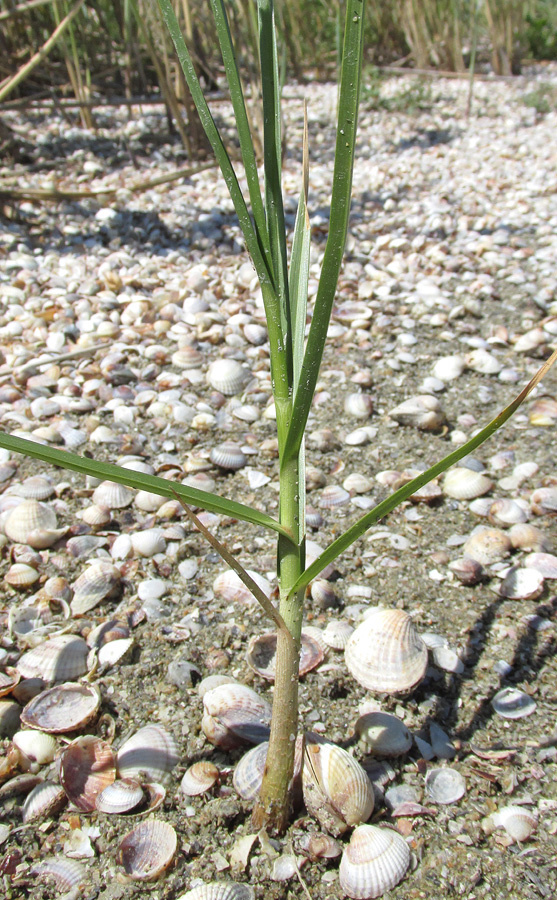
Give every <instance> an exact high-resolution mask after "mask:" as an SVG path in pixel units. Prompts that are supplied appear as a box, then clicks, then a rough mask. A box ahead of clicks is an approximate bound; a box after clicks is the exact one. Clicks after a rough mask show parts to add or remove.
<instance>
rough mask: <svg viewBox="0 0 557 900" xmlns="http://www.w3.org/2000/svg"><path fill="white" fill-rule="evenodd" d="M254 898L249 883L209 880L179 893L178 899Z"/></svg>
mask: <svg viewBox="0 0 557 900" xmlns="http://www.w3.org/2000/svg"><path fill="white" fill-rule="evenodd" d="M254 898H255V893H254V890H253V888H252V887H251V886H250V885H249V884H239V883H238V882H235V881H209V882H207V883H206V884H199V885H197V887H194V888H192V889H191V890H190V891H187V892H186V893H185V894H181V895H180V897H179V898H178V900H254Z"/></svg>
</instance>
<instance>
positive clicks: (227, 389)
mask: <svg viewBox="0 0 557 900" xmlns="http://www.w3.org/2000/svg"><path fill="white" fill-rule="evenodd" d="M250 378H251V375H250V373H249V372H248V370H247V369H246V368H245V367H244V366H242V365H241V364H240V363H239V362H237V361H236V360H235V359H216V360H215V361H214V362H212V363H211V365H210V366H209V369H208V371H207V381H208V382H209V384H210V385H211V387H212V388H213V389H214V390H215V391H219V392H220V393H221V394H224V395H225V397H233V396H234V395H235V394H239V393H240V392H241V391H243V389H244V388H245V386H246V384H247V383H248V381H249V380H250Z"/></svg>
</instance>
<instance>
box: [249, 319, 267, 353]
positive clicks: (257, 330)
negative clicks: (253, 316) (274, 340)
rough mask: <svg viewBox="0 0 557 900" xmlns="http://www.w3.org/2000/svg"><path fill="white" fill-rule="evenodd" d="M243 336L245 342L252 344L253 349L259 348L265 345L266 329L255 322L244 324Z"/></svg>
mask: <svg viewBox="0 0 557 900" xmlns="http://www.w3.org/2000/svg"><path fill="white" fill-rule="evenodd" d="M244 335H245V338H246V340H247V341H249V342H250V344H253V345H254V347H259V346H260V345H261V344H264V343H266V341H267V339H268V335H267V329H266V328H265V326H264V325H259V324H258V323H257V322H246V324H245V325H244Z"/></svg>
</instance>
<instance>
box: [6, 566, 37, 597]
mask: <svg viewBox="0 0 557 900" xmlns="http://www.w3.org/2000/svg"><path fill="white" fill-rule="evenodd" d="M39 578H40V574H39V572H37V570H36V569H35V568H34V567H33V566H29V565H27V564H26V563H22V562H20V563H14V565H13V566H10V568H9V569H8V571H7V572H6V574H5V575H4V581H5V582H6V584H9V585H11V587H14V588H18V589H20V590H21V589H23V590H24V589H25V588H28V587H31V585H32V584H34V583H35V582H36V581H38V580H39Z"/></svg>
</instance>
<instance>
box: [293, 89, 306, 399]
mask: <svg viewBox="0 0 557 900" xmlns="http://www.w3.org/2000/svg"><path fill="white" fill-rule="evenodd" d="M308 181H309V152H308V120H307V104H305V103H304V140H303V157H302V189H301V191H300V199H299V201H298V211H297V213H296V224H295V226H294V236H293V238H292V255H291V257H290V282H289V288H290V308H291V311H292V344H293V352H292V365H293V382H294V383H293V387H294V393H296V389H297V387H298V383H299V380H300V373H301V371H302V361H303V358H304V341H305V337H306V317H307V307H308V283H309V258H310V239H311V229H310V224H309V215H308V208H307V200H308Z"/></svg>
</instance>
